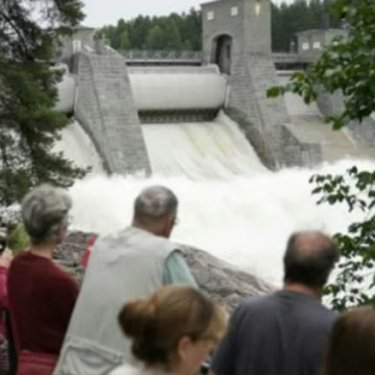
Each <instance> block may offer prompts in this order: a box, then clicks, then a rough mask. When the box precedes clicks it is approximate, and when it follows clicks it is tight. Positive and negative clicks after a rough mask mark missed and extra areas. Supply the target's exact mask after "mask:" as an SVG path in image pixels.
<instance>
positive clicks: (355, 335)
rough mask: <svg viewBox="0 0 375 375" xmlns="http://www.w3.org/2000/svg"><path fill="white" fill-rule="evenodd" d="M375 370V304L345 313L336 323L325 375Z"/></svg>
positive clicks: (364, 374) (368, 373)
mask: <svg viewBox="0 0 375 375" xmlns="http://www.w3.org/2000/svg"><path fill="white" fill-rule="evenodd" d="M374 374H375V308H374V307H373V306H365V307H359V308H355V309H352V310H349V311H346V312H345V313H343V314H342V315H341V316H340V317H339V318H338V320H337V322H336V323H335V325H334V327H333V331H332V335H331V339H330V344H329V349H328V355H327V359H326V364H325V369H324V372H323V375H374Z"/></svg>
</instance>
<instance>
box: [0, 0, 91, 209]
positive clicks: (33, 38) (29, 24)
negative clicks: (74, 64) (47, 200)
mask: <svg viewBox="0 0 375 375" xmlns="http://www.w3.org/2000/svg"><path fill="white" fill-rule="evenodd" d="M81 8H82V4H81V3H80V1H78V0H68V1H63V0H43V1H42V0H39V1H37V0H35V1H9V0H0V127H1V128H0V129H1V134H0V138H1V142H0V204H11V203H13V202H14V201H17V200H19V199H20V198H21V197H22V196H23V195H24V194H25V192H26V191H27V190H29V189H30V188H31V187H32V186H35V185H37V184H39V183H41V182H49V183H53V184H56V185H60V186H70V185H71V184H72V183H73V181H74V179H75V178H77V177H81V176H82V175H83V174H84V171H83V170H81V169H78V168H75V167H74V165H73V164H72V163H71V162H70V161H68V160H66V159H64V158H63V156H62V155H61V154H57V153H54V152H53V151H52V147H53V145H54V142H55V141H56V140H57V139H59V136H60V135H59V134H60V131H61V129H62V128H63V127H65V126H66V125H67V124H68V119H67V117H66V116H65V115H62V114H59V113H56V112H55V111H54V110H53V108H54V105H55V103H56V100H57V90H56V87H55V86H56V83H57V82H58V81H59V79H60V78H61V72H59V71H56V70H52V69H50V61H52V59H53V57H54V51H55V41H56V40H57V38H58V36H59V35H62V34H66V33H68V32H69V31H70V27H71V26H73V25H76V24H77V23H78V22H79V21H80V20H81V19H82V18H83V14H82V12H81Z"/></svg>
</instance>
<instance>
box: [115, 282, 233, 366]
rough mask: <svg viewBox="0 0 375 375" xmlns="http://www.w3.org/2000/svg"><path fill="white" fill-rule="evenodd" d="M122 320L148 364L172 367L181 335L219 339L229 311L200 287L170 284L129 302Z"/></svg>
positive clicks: (138, 352) (140, 356)
mask: <svg viewBox="0 0 375 375" xmlns="http://www.w3.org/2000/svg"><path fill="white" fill-rule="evenodd" d="M119 323H120V326H121V328H122V330H123V332H124V334H125V335H126V336H128V337H129V338H131V339H132V341H133V343H132V351H133V354H134V355H135V357H137V358H138V359H139V360H141V361H142V362H143V363H145V364H146V365H148V366H153V365H163V366H165V367H166V368H169V366H170V364H171V360H172V358H173V357H174V355H175V354H176V353H175V352H176V350H177V346H178V344H179V341H180V339H181V338H183V337H189V338H190V339H191V340H192V341H193V342H196V341H199V340H204V339H207V340H212V341H213V342H214V343H217V341H218V340H219V339H220V338H221V337H222V335H223V334H224V332H225V328H226V313H225V311H224V310H223V309H222V308H221V307H220V306H219V305H216V304H215V303H213V302H212V301H211V300H209V299H208V298H207V297H206V296H204V295H203V294H201V293H200V292H199V291H198V290H196V289H194V288H190V287H187V286H177V285H174V286H172V285H171V286H166V287H164V288H161V289H160V290H159V291H157V292H156V293H155V294H153V295H152V296H151V297H150V298H148V299H140V300H136V301H133V302H129V303H127V304H126V305H125V306H124V308H123V309H122V311H121V312H120V315H119Z"/></svg>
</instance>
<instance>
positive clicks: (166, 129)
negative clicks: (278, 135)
mask: <svg viewBox="0 0 375 375" xmlns="http://www.w3.org/2000/svg"><path fill="white" fill-rule="evenodd" d="M142 131H143V134H144V137H145V141H146V146H147V151H148V153H149V156H150V162H151V169H152V171H153V172H154V174H156V175H159V176H164V177H177V176H185V177H187V178H189V179H191V180H218V179H221V180H230V179H231V178H233V177H239V176H250V175H253V174H256V173H260V172H264V171H265V170H266V168H265V167H264V166H263V165H262V163H261V162H260V160H259V158H258V156H257V155H256V153H255V152H254V150H253V149H252V147H251V146H250V144H249V142H248V141H247V140H246V139H245V137H244V135H243V134H242V132H241V130H240V129H239V128H238V125H237V124H236V123H234V122H233V121H231V120H230V119H229V118H228V117H227V116H225V114H223V113H220V114H219V115H218V116H217V118H215V119H214V120H213V121H211V122H195V123H194V122H192V123H173V124H142Z"/></svg>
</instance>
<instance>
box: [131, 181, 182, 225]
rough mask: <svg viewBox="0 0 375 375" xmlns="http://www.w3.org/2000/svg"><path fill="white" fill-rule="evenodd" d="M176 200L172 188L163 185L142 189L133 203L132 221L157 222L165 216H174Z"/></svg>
mask: <svg viewBox="0 0 375 375" xmlns="http://www.w3.org/2000/svg"><path fill="white" fill-rule="evenodd" d="M177 206H178V200H177V197H176V195H175V194H174V193H173V191H172V190H170V189H168V188H166V187H164V186H151V187H148V188H146V189H144V190H143V191H142V192H141V193H140V194H139V195H138V197H137V198H136V200H135V203H134V221H136V222H138V223H148V222H157V221H159V220H161V219H163V218H165V217H167V216H173V217H176V215H177Z"/></svg>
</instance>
